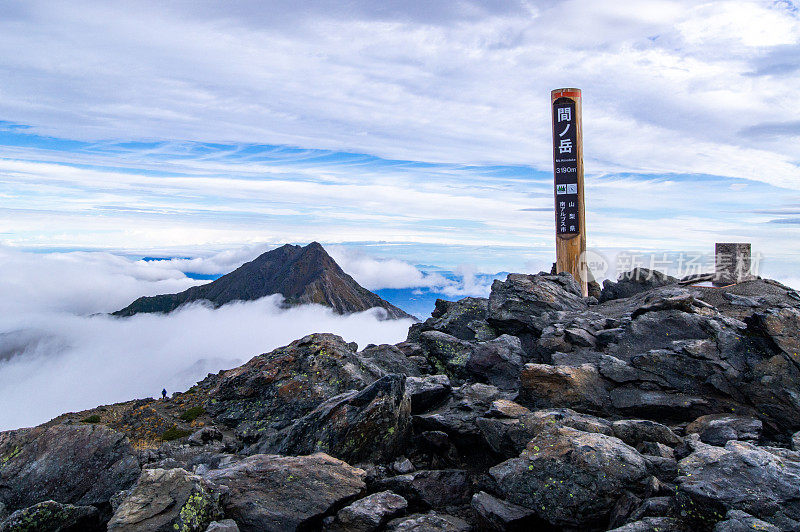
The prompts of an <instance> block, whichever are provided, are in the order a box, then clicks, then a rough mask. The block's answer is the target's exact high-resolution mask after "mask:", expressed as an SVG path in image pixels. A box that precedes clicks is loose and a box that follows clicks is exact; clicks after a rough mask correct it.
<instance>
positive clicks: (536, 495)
mask: <svg viewBox="0 0 800 532" xmlns="http://www.w3.org/2000/svg"><path fill="white" fill-rule="evenodd" d="M489 473H490V474H491V476H492V477H493V478H494V479H495V480H496V481H497V484H498V486H499V488H500V490H501V492H502V494H503V497H504V498H505V499H506V500H508V501H510V502H512V503H514V504H518V505H520V506H524V507H526V508H530V509H532V510H535V511H536V512H537V513H538V514H539V515H540V516H541V517H542V518H544V519H546V520H547V521H548V522H550V523H551V524H553V525H556V526H561V527H575V528H591V527H596V526H602V525H603V524H604V523H607V522H608V519H609V515H610V513H611V511H612V509H613V508H614V506H615V504H616V502H617V500H618V499H619V498H620V496H621V495H622V494H623V492H624V491H625V490H631V491H633V492H634V493H636V492H639V493H641V492H643V491H644V490H645V482H644V481H645V479H646V478H648V473H647V467H646V462H645V460H644V458H643V457H642V456H641V455H640V454H639V453H638V452H637V451H636V449H634V448H633V447H630V446H629V445H626V444H625V443H623V442H622V441H621V440H619V439H618V438H615V437H613V436H607V435H605V434H596V433H588V432H583V431H579V430H575V429H572V428H567V427H557V428H554V429H551V430H548V431H546V432H543V433H542V434H540V435H538V436H537V437H535V438H534V439H532V440H531V441H530V443H529V444H528V447H527V449H526V450H525V451H524V452H523V453H522V454H521V455H520V457H519V458H514V459H511V460H507V461H505V462H503V463H501V464H499V465H497V466H495V467H493V468H491V469H490V470H489Z"/></svg>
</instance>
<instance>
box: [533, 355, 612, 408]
mask: <svg viewBox="0 0 800 532" xmlns="http://www.w3.org/2000/svg"><path fill="white" fill-rule="evenodd" d="M518 401H519V402H520V403H521V404H523V405H525V406H528V407H532V408H572V409H575V410H579V411H582V412H589V413H602V412H606V411H607V410H608V408H609V395H608V391H607V389H606V384H605V382H604V380H603V378H602V377H601V376H600V374H599V373H598V371H597V367H595V366H593V365H591V364H582V365H580V366H564V365H561V366H551V365H549V364H525V368H524V369H523V370H522V374H521V375H520V390H519V399H518Z"/></svg>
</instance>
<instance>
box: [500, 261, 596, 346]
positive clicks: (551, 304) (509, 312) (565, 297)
mask: <svg viewBox="0 0 800 532" xmlns="http://www.w3.org/2000/svg"><path fill="white" fill-rule="evenodd" d="M587 309H588V306H587V304H586V302H585V301H584V300H583V297H581V291H580V286H579V285H578V283H577V282H575V279H574V278H573V277H572V276H571V275H570V274H568V273H562V274H559V275H547V274H544V273H539V274H536V275H524V274H518V273H512V274H509V275H508V277H507V278H506V280H505V281H500V280H496V281H494V283H493V284H492V292H491V294H490V296H489V319H488V321H489V323H490V324H492V326H494V327H495V329H496V330H497V331H498V332H499V333H507V334H512V335H515V336H516V335H518V334H519V333H525V332H533V333H535V334H537V335H540V334H541V333H542V330H543V329H544V327H545V326H546V325H547V321H548V320H547V319H542V315H543V314H545V313H551V312H559V311H585V310H587Z"/></svg>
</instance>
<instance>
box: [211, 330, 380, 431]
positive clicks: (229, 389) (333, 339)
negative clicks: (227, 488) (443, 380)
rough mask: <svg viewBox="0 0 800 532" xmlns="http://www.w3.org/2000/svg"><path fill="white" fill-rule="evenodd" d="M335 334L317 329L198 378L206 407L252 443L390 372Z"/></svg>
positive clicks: (223, 422)
mask: <svg viewBox="0 0 800 532" xmlns="http://www.w3.org/2000/svg"><path fill="white" fill-rule="evenodd" d="M356 347H357V346H356V345H355V344H353V343H347V342H345V341H344V340H343V339H342V338H341V337H339V336H336V335H333V334H311V335H308V336H306V337H304V338H301V339H300V340H295V341H294V342H292V343H291V344H289V345H287V346H285V347H280V348H278V349H275V350H274V351H271V352H270V353H266V354H263V355H259V356H257V357H254V358H252V359H251V360H250V361H249V362H247V363H246V364H244V365H242V366H239V367H238V368H234V369H231V370H228V371H224V372H221V373H220V374H219V375H212V376H210V377H208V378H206V379H205V380H204V381H202V382H200V383H199V384H198V387H199V389H201V390H204V391H205V390H207V391H205V393H206V394H207V396H208V397H209V400H208V401H207V402H206V404H205V405H204V406H205V409H206V411H207V412H208V413H209V415H210V416H211V417H212V418H213V419H214V420H215V421H216V422H217V423H221V424H223V425H226V426H228V427H231V428H234V429H235V430H236V433H237V435H238V436H239V437H240V438H241V439H242V440H244V441H246V442H247V443H252V442H254V441H256V440H259V439H263V438H264V437H266V436H269V435H270V434H274V433H275V432H278V431H280V430H282V429H284V428H285V427H286V426H287V425H289V424H291V423H292V422H294V421H295V420H297V419H299V418H301V417H303V416H304V415H306V414H308V413H309V412H311V411H312V410H313V409H315V408H316V407H318V406H319V405H320V404H321V403H323V402H324V401H326V400H328V399H330V398H332V397H334V396H336V395H339V394H341V393H345V392H349V391H352V390H361V389H363V388H365V387H366V386H368V385H369V384H371V383H373V382H374V381H376V380H377V379H379V378H380V377H382V376H384V375H385V374H386V373H387V372H386V371H384V370H383V369H381V368H380V367H379V366H378V365H377V364H376V363H374V362H373V361H372V360H368V359H366V358H362V357H360V356H358V354H357V353H356V352H355V349H356Z"/></svg>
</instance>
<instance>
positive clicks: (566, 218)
mask: <svg viewBox="0 0 800 532" xmlns="http://www.w3.org/2000/svg"><path fill="white" fill-rule="evenodd" d="M576 118H577V117H576V116H575V102H574V101H573V100H571V99H569V98H559V99H558V100H556V101H555V102H553V163H554V164H553V167H554V172H555V187H556V190H555V192H556V234H575V233H579V232H580V223H581V221H580V211H579V209H578V153H577V152H578V146H577V125H576Z"/></svg>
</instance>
